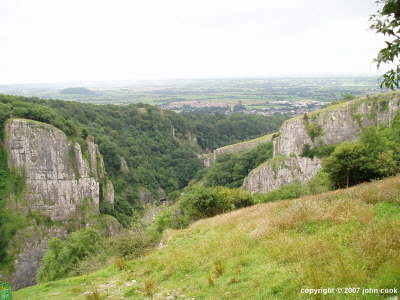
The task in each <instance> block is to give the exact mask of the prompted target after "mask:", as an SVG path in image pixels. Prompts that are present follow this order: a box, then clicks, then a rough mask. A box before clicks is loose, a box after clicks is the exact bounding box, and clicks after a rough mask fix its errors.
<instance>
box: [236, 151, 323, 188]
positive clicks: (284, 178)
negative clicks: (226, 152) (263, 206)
mask: <svg viewBox="0 0 400 300" xmlns="http://www.w3.org/2000/svg"><path fill="white" fill-rule="evenodd" d="M320 165H321V161H320V160H319V159H317V158H315V159H310V158H307V157H285V156H282V157H276V158H275V159H272V160H270V161H268V162H266V163H264V164H262V165H261V166H259V167H258V168H256V169H254V170H253V171H251V172H250V174H249V175H248V176H247V177H246V178H245V179H244V182H243V186H242V188H244V189H247V190H250V191H252V192H259V193H267V192H270V191H273V190H275V189H277V188H279V187H280V186H281V185H285V184H288V183H291V182H294V181H299V182H307V181H308V180H310V179H311V178H312V177H314V176H315V175H316V174H317V173H318V171H319V169H320Z"/></svg>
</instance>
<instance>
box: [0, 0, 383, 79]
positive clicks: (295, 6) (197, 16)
mask: <svg viewBox="0 0 400 300" xmlns="http://www.w3.org/2000/svg"><path fill="white" fill-rule="evenodd" d="M376 9H377V6H376V4H375V1H374V0H368V1H365V0H354V1H351V3H350V1H346V0H337V1H334V2H331V1H329V2H328V1H317V0H297V1H296V0H288V1H286V2H285V3H277V2H276V1H273V2H272V1H261V0H248V1H242V0H237V1H233V0H230V1H228V0H220V1H211V0H204V1H201V2H198V1H191V0H187V1H183V0H171V1H168V2H166V1H161V0H150V1H146V2H142V1H123V0H116V1H113V2H110V1H94V0H87V1H85V2H79V1H77V0H71V1H66V0H60V1H50V0H38V1H28V0H19V1H12V0H5V1H4V0H3V1H2V2H1V3H0V85H8V84H47V83H54V84H61V83H66V82H75V83H81V82H109V81H115V82H117V81H148V80H150V81H151V80H185V79H189V80H190V79H192V80H194V79H230V78H232V79H235V78H290V77H292V78H295V77H360V76H361V77H377V76H379V75H380V74H382V73H383V71H380V72H378V71H377V70H376V66H375V65H374V64H373V62H372V60H373V58H374V57H375V56H376V54H377V51H378V50H379V49H380V48H381V47H382V46H384V44H383V40H382V38H381V37H379V36H377V35H375V34H374V33H373V32H372V31H370V30H368V18H369V15H370V14H372V13H374V12H375V11H376Z"/></svg>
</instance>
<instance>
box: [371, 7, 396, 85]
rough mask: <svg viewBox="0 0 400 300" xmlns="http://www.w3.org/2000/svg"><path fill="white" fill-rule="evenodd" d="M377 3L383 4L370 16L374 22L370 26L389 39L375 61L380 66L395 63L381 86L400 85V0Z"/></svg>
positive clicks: (384, 77) (384, 76)
mask: <svg viewBox="0 0 400 300" xmlns="http://www.w3.org/2000/svg"><path fill="white" fill-rule="evenodd" d="M376 3H377V4H380V5H382V7H381V8H380V9H378V11H377V13H376V14H373V15H371V16H370V22H371V23H372V24H371V26H370V28H371V29H373V30H375V32H376V33H381V34H383V35H384V36H385V37H387V40H386V41H385V43H386V47H385V48H382V49H381V50H379V52H378V55H377V57H376V58H375V59H374V61H375V62H376V63H377V67H378V68H379V67H380V66H381V65H383V64H391V63H394V64H395V65H394V67H393V68H391V69H390V70H389V71H387V72H386V73H385V74H384V75H383V80H382V82H381V88H382V87H386V88H390V89H394V88H399V86H400V61H399V54H400V0H378V1H376Z"/></svg>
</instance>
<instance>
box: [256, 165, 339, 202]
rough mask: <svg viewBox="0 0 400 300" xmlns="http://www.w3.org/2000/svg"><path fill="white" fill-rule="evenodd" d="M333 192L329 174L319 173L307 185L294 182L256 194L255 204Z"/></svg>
mask: <svg viewBox="0 0 400 300" xmlns="http://www.w3.org/2000/svg"><path fill="white" fill-rule="evenodd" d="M330 190H332V184H331V181H330V178H329V176H328V174H327V173H325V172H319V173H318V174H317V175H316V176H315V177H314V178H312V179H311V180H310V181H309V182H307V183H303V184H302V183H300V182H293V183H289V184H286V185H283V186H281V187H280V188H278V189H276V190H274V191H271V192H269V193H265V194H255V195H254V202H256V203H264V202H272V201H277V200H285V199H295V198H299V197H302V196H306V195H316V194H320V193H325V192H327V191H330Z"/></svg>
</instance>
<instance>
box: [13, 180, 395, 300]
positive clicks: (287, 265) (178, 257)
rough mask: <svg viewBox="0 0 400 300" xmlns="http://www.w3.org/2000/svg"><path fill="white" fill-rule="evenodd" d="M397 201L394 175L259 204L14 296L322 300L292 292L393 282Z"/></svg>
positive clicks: (167, 234)
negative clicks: (130, 256) (117, 262)
mask: <svg viewBox="0 0 400 300" xmlns="http://www.w3.org/2000/svg"><path fill="white" fill-rule="evenodd" d="M399 205H400V177H393V178H388V179H386V180H383V181H377V182H373V183H368V184H362V185H359V186H356V187H353V188H350V189H346V190H337V191H334V192H328V193H324V194H319V195H315V196H308V197H304V198H299V199H295V200H286V201H277V202H272V203H267V204H259V205H255V206H251V207H247V208H244V209H241V210H237V211H233V212H231V213H228V214H222V215H218V216H216V217H213V218H209V219H203V220H200V221H198V222H196V223H194V224H193V225H191V226H190V227H189V228H187V229H184V230H167V231H166V232H165V233H164V236H163V240H162V245H163V246H162V247H160V248H159V249H157V250H154V251H153V252H152V253H150V254H148V255H147V256H145V257H143V258H141V259H136V260H132V261H129V262H127V263H126V267H124V268H123V271H119V269H118V268H117V267H115V266H109V267H107V268H105V269H104V270H101V271H99V272H96V273H93V274H90V275H86V276H80V277H75V278H69V279H65V280H60V281H55V282H50V283H46V284H40V285H37V286H33V287H29V288H25V289H22V290H20V291H17V292H16V293H15V298H14V299H15V300H22V299H30V300H36V299H38V300H39V299H77V300H78V299H90V298H85V295H83V293H84V292H88V291H98V292H99V294H100V296H103V297H104V298H101V299H106V298H105V297H106V296H107V295H109V296H111V297H109V298H107V299H120V298H121V297H122V296H123V295H125V299H144V298H145V297H146V296H145V295H151V294H153V293H162V294H164V295H166V294H167V293H176V294H177V295H182V296H184V297H194V298H196V299H260V300H261V299H306V298H310V299H321V298H322V297H321V296H310V295H304V294H301V293H300V289H301V288H327V287H334V288H340V287H343V288H344V287H360V288H378V289H380V288H394V287H397V288H399V287H400V213H399V209H400V208H399ZM131 280H136V281H137V282H135V283H132V282H131ZM128 285H130V286H129V287H128ZM106 286H108V288H105V287H106ZM389 296H390V295H380V294H373V295H364V296H363V295H361V294H357V295H356V296H354V295H344V294H334V295H330V296H329V297H324V298H328V299H387V298H388V297H389ZM182 298H183V297H181V298H178V299H182ZM161 299H162V298H161ZM183 299H184V298H183Z"/></svg>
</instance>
